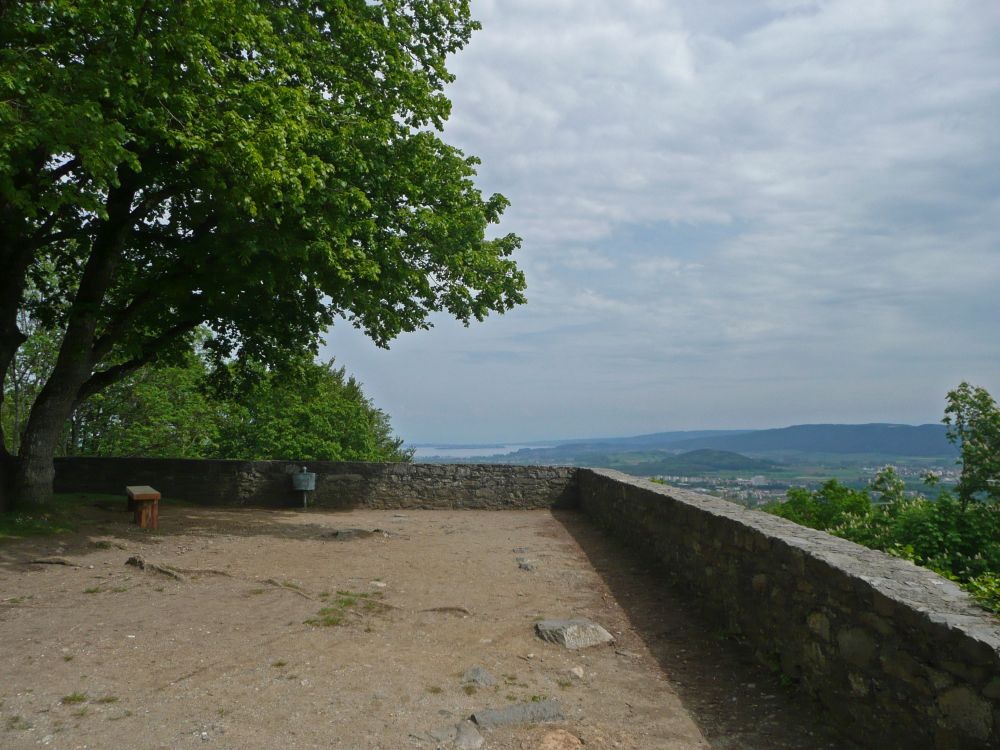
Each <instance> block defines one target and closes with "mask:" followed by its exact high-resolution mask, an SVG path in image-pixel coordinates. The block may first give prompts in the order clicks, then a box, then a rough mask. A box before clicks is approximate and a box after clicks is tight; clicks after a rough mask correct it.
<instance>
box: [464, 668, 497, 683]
mask: <svg viewBox="0 0 1000 750" xmlns="http://www.w3.org/2000/svg"><path fill="white" fill-rule="evenodd" d="M462 684H463V685H478V686H479V687H493V686H494V685H496V684H497V681H496V678H495V677H494V676H493V675H491V674H490V673H489V672H487V671H486V670H485V669H483V668H482V667H469V668H468V669H466V670H465V674H463V675H462Z"/></svg>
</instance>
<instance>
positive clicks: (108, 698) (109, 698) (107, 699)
mask: <svg viewBox="0 0 1000 750" xmlns="http://www.w3.org/2000/svg"><path fill="white" fill-rule="evenodd" d="M117 702H118V696H117V695H103V696H101V697H100V698H98V699H97V700H96V701H94V703H102V704H108V703H117Z"/></svg>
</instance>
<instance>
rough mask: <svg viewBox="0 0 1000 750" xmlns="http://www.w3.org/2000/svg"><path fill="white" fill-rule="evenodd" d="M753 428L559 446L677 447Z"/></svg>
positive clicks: (572, 442) (680, 432)
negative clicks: (691, 441) (681, 444)
mask: <svg viewBox="0 0 1000 750" xmlns="http://www.w3.org/2000/svg"><path fill="white" fill-rule="evenodd" d="M748 432H751V430H675V431H673V432H652V433H649V434H648V435H633V436H632V437H619V438H579V439H576V440H562V441H558V447H560V448H568V447H573V448H577V449H579V448H580V447H581V446H584V445H586V446H587V447H589V448H593V449H602V450H607V449H610V448H615V449H617V450H623V449H625V448H632V449H638V448H665V447H667V446H670V447H671V448H672V447H675V446H676V444H677V443H683V442H685V441H690V440H701V439H705V438H717V437H725V436H728V435H744V434H746V433H748Z"/></svg>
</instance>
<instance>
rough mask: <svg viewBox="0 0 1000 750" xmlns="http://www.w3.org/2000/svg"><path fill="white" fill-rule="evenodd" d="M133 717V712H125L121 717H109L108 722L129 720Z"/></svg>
mask: <svg viewBox="0 0 1000 750" xmlns="http://www.w3.org/2000/svg"><path fill="white" fill-rule="evenodd" d="M131 715H132V712H131V711H128V710H126V711H124V712H123V713H122V714H121V716H109V717H108V721H121V720H122V719H127V718H128V717H129V716H131Z"/></svg>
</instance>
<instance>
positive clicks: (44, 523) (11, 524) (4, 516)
mask: <svg viewBox="0 0 1000 750" xmlns="http://www.w3.org/2000/svg"><path fill="white" fill-rule="evenodd" d="M85 504H86V500H85V499H81V496H79V495H56V496H55V497H54V498H52V501H51V502H50V503H48V504H46V506H45V507H44V508H38V509H34V508H32V509H30V510H19V511H12V512H9V513H0V539H21V538H23V537H28V536H49V535H51V534H65V533H67V532H70V531H76V523H75V522H76V519H77V518H79V515H80V513H79V509H80V506H81V505H85Z"/></svg>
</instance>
